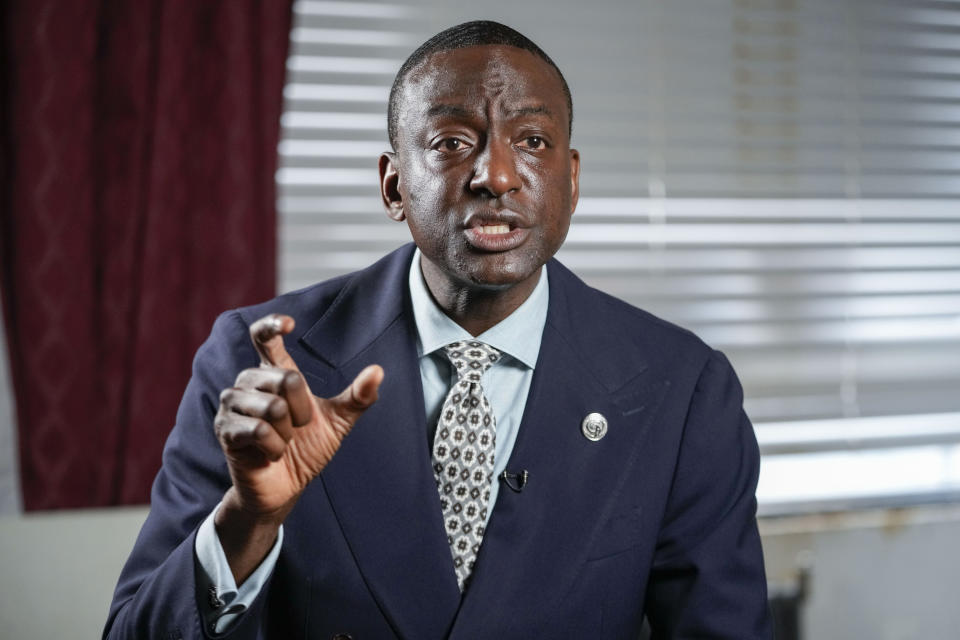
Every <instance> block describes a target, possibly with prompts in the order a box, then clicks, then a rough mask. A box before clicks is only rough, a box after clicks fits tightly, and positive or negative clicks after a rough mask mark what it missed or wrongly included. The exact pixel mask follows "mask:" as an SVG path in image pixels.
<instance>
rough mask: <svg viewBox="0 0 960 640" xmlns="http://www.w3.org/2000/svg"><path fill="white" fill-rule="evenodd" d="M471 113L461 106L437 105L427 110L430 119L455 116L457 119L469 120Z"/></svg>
mask: <svg viewBox="0 0 960 640" xmlns="http://www.w3.org/2000/svg"><path fill="white" fill-rule="evenodd" d="M470 115H471V114H470V112H469V111H467V110H466V109H464V108H463V107H461V106H458V105H455V104H435V105H433V106H432V107H430V108H429V109H428V110H427V117H428V118H435V117H437V116H453V117H455V118H468V117H470Z"/></svg>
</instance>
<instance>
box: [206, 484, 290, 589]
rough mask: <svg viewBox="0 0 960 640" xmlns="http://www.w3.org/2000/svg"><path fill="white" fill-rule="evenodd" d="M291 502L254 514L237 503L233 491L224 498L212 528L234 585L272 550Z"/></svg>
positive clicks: (241, 581) (244, 577)
mask: <svg viewBox="0 0 960 640" xmlns="http://www.w3.org/2000/svg"><path fill="white" fill-rule="evenodd" d="M293 502H295V501H291V504H290V506H289V507H286V508H283V509H280V510H278V511H275V512H272V513H268V514H257V513H254V512H251V511H250V510H249V509H246V508H245V507H244V506H243V505H242V504H241V503H240V500H239V498H238V496H237V492H236V490H235V489H234V488H233V487H231V488H230V489H229V490H228V491H227V493H226V494H224V496H223V502H222V503H221V505H220V509H219V510H218V511H217V514H216V516H215V518H214V527H215V529H216V533H217V538H218V539H219V540H220V546H221V547H222V548H223V552H224V555H225V556H226V558H227V562H228V563H229V564H230V570H231V572H232V573H233V577H234V579H235V580H236V582H237V585H240V584H242V583H243V581H244V580H246V579H247V577H249V575H250V574H251V573H252V572H253V571H254V570H255V569H256V568H257V566H258V565H259V564H260V562H261V561H262V560H263V559H264V558H265V557H266V556H267V554H268V553H269V552H270V549H272V548H273V544H274V542H276V540H277V535H278V532H279V531H280V525H282V524H283V521H284V520H285V519H286V516H287V515H288V514H289V512H290V509H291V508H292V506H293Z"/></svg>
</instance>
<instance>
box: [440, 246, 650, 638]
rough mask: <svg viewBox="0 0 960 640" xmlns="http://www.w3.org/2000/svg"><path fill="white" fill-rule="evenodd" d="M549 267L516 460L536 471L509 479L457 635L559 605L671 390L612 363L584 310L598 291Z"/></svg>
mask: <svg viewBox="0 0 960 640" xmlns="http://www.w3.org/2000/svg"><path fill="white" fill-rule="evenodd" d="M550 268H551V271H550V311H549V312H548V318H547V325H546V327H545V329H544V335H543V341H542V343H541V347H540V355H539V358H538V361H537V367H536V369H535V371H534V377H533V381H532V383H531V388H530V394H529V396H528V399H527V403H526V407H525V409H524V415H523V420H522V423H521V428H520V432H519V435H518V438H517V442H516V445H515V446H514V449H513V452H512V454H511V456H510V461H509V463H508V465H507V469H508V470H509V471H511V472H517V471H519V470H523V469H525V470H527V471H528V472H529V482H528V484H527V486H526V487H525V488H524V489H523V491H522V492H520V493H515V492H513V491H511V490H510V489H509V488H507V487H505V486H501V489H500V493H499V496H498V498H497V503H496V505H495V507H494V511H493V515H492V517H491V521H490V525H489V527H488V529H487V532H486V534H485V536H484V540H483V545H482V547H481V549H480V555H479V557H478V559H477V564H476V567H475V570H474V573H473V576H472V578H471V583H470V585H469V587H468V589H467V591H466V593H465V595H464V600H463V604H462V606H461V610H460V612H459V614H458V616H457V620H456V623H455V626H454V628H453V632H452V633H451V637H457V636H458V635H459V632H461V631H462V632H464V634H465V635H466V636H470V630H474V631H475V630H476V629H491V630H493V629H504V628H505V627H506V628H509V620H510V619H512V617H513V616H514V615H517V616H520V615H522V616H525V617H526V618H527V619H529V614H530V612H531V611H539V612H542V614H543V615H544V616H547V615H549V614H550V611H551V610H552V609H553V607H556V606H557V605H558V604H559V602H560V599H561V598H562V596H563V594H564V593H565V592H566V591H567V590H568V589H569V587H570V586H572V584H573V581H574V580H575V578H576V574H577V572H578V571H579V569H580V567H581V566H582V564H583V563H584V562H586V560H587V558H588V557H589V556H590V555H591V552H592V551H595V544H596V541H597V539H598V537H599V534H600V531H601V528H602V525H603V524H604V523H605V522H606V521H607V520H608V519H609V517H610V515H611V512H612V510H613V509H614V507H615V506H616V505H617V502H618V500H617V499H618V497H619V495H620V494H621V492H622V491H624V487H623V486H622V483H623V479H624V477H625V475H626V474H623V473H617V472H611V470H614V471H615V470H618V469H623V468H626V467H628V466H629V465H631V464H634V462H635V460H636V458H637V456H638V453H639V451H640V449H641V446H642V442H643V435H644V433H645V431H646V429H647V428H648V426H649V421H650V416H651V415H652V414H654V413H655V410H656V408H657V405H658V404H659V402H660V399H661V398H662V396H663V391H664V388H665V383H658V384H653V385H652V386H650V387H646V386H645V385H644V384H643V382H642V381H641V380H637V374H638V372H642V370H643V369H644V365H643V364H642V363H640V362H633V363H632V366H631V367H630V368H629V369H627V368H620V369H619V371H616V372H614V371H611V370H610V369H609V367H607V366H605V364H609V363H605V362H604V353H605V351H606V349H605V348H604V346H603V345H602V344H599V343H597V342H596V335H597V332H596V322H595V319H594V318H591V315H590V313H587V314H585V315H584V314H582V313H581V312H580V311H582V310H579V311H578V308H579V307H578V305H583V304H587V305H591V304H596V303H597V298H596V296H590V297H588V296H587V294H586V292H587V291H589V290H588V289H587V288H586V286H585V285H583V284H582V283H581V282H580V281H579V280H576V278H575V277H574V276H572V274H569V272H567V271H566V270H565V269H563V267H562V266H560V265H559V264H558V263H556V262H553V263H551V267H550ZM588 311H589V310H588ZM578 317H579V318H581V320H578V319H577V318H578ZM597 353H599V354H600V355H596V354H597ZM640 375H641V376H642V373H640ZM631 380H632V381H633V382H634V383H636V384H629V385H628V386H625V385H626V383H628V382H631ZM592 412H598V413H601V414H603V415H604V416H605V417H606V418H607V420H608V422H609V430H608V433H607V435H606V436H605V437H604V438H603V439H601V440H600V441H598V442H592V441H590V440H588V439H587V438H586V437H584V436H583V434H582V432H581V421H582V420H583V418H584V417H585V416H586V415H587V414H588V413H592ZM505 623H506V624H505Z"/></svg>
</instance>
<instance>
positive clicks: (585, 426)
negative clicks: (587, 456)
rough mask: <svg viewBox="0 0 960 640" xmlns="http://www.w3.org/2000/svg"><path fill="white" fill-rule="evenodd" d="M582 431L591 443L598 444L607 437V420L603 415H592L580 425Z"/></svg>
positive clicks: (588, 415)
mask: <svg viewBox="0 0 960 640" xmlns="http://www.w3.org/2000/svg"><path fill="white" fill-rule="evenodd" d="M580 431H582V432H583V435H584V437H585V438H586V439H587V440H590V441H591V442H596V441H597V440H599V439H600V438H602V437H603V436H605V435H607V419H606V418H604V417H603V414H601V413H590V414H587V417H586V418H584V419H583V422H581V423H580Z"/></svg>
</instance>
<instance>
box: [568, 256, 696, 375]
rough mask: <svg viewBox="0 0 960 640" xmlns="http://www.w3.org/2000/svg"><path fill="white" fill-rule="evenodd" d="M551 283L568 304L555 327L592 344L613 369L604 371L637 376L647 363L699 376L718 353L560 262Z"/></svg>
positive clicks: (590, 347) (659, 368) (678, 328)
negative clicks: (634, 372)
mask: <svg viewBox="0 0 960 640" xmlns="http://www.w3.org/2000/svg"><path fill="white" fill-rule="evenodd" d="M550 278H551V283H552V284H551V295H553V294H554V291H556V292H557V293H558V297H563V298H565V300H564V303H563V305H562V309H559V308H558V310H557V311H558V313H557V314H555V315H554V321H555V322H556V323H558V324H561V325H566V328H565V329H561V330H562V331H563V332H565V333H569V334H571V335H576V336H578V340H579V341H581V342H582V343H585V344H587V345H588V346H587V348H588V349H589V351H590V352H591V353H593V354H596V356H597V357H596V360H598V361H602V362H605V363H607V365H606V366H605V367H604V368H608V369H610V370H611V371H617V370H620V369H634V370H635V369H636V368H637V367H638V366H640V364H641V363H642V364H643V366H645V367H649V368H652V369H653V370H656V371H661V372H663V371H672V372H674V373H675V374H676V373H679V372H680V370H685V371H686V372H687V375H693V376H696V375H697V374H698V372H699V371H700V370H701V369H702V368H703V367H704V366H705V365H706V363H707V361H709V360H710V359H711V357H712V356H713V354H714V353H715V352H714V350H713V349H712V348H711V347H710V346H709V345H707V344H706V343H705V342H704V341H703V340H701V339H700V338H699V337H698V336H697V335H696V334H694V333H693V332H692V331H690V330H689V329H685V328H683V327H680V326H678V325H676V324H674V323H672V322H669V321H667V320H664V319H663V318H660V317H658V316H656V315H654V314H652V313H650V312H648V311H645V310H643V309H640V308H638V307H636V306H634V305H632V304H630V303H628V302H625V301H624V300H621V299H619V298H617V297H614V296H612V295H610V294H608V293H606V292H604V291H600V290H599V289H595V288H593V287H591V286H589V285H587V284H586V283H585V282H583V281H582V280H580V278H578V277H577V276H576V275H574V274H573V273H572V272H571V271H569V270H568V269H566V267H564V266H563V265H561V264H560V263H558V262H556V261H553V262H551V263H550ZM554 283H555V284H556V289H555V288H554V286H553V285H554ZM561 316H562V317H561ZM611 375H613V374H611ZM611 383H612V381H611Z"/></svg>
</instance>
